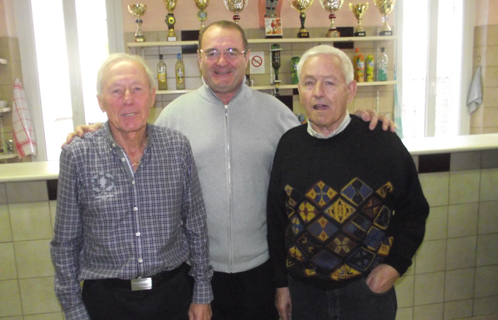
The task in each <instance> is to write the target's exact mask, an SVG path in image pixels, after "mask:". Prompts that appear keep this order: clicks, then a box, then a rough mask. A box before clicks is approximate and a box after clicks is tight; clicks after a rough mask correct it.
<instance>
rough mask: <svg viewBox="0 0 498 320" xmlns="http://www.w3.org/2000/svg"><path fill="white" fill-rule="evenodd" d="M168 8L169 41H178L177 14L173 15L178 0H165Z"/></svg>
mask: <svg viewBox="0 0 498 320" xmlns="http://www.w3.org/2000/svg"><path fill="white" fill-rule="evenodd" d="M163 1H164V5H165V6H166V9H167V10H168V14H167V15H166V20H164V22H166V24H167V25H168V41H176V33H175V16H174V15H173V11H174V10H175V8H176V1H177V0H163Z"/></svg>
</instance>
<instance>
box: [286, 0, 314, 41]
mask: <svg viewBox="0 0 498 320" xmlns="http://www.w3.org/2000/svg"><path fill="white" fill-rule="evenodd" d="M313 1H314V0H289V2H290V5H291V7H292V9H294V10H296V11H297V12H299V13H300V14H299V18H300V19H301V29H299V33H298V34H297V37H298V38H309V37H310V33H309V32H308V31H307V30H306V28H305V27H304V22H305V21H306V14H305V13H304V12H305V11H306V10H308V9H309V8H310V7H311V5H312V4H313Z"/></svg>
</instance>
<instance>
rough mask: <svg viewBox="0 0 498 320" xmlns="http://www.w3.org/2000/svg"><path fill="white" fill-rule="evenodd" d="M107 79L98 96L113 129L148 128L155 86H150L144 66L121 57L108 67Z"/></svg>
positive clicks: (105, 77) (105, 73) (131, 130)
mask: <svg viewBox="0 0 498 320" xmlns="http://www.w3.org/2000/svg"><path fill="white" fill-rule="evenodd" d="M103 79H104V80H103V82H102V88H103V90H102V96H97V99H98V100H99V105H100V109H101V110H102V111H103V112H106V113H107V118H108V119H109V125H110V127H111V130H112V131H113V133H114V132H120V133H125V134H126V133H130V132H135V131H139V130H145V126H146V124H147V120H148V119H149V111H150V108H151V107H152V106H153V105H154V101H155V89H154V88H152V89H151V88H150V84H149V79H148V77H147V73H146V72H145V69H144V68H143V66H142V65H141V64H140V63H138V62H136V61H126V60H125V61H119V62H117V63H115V64H112V65H111V66H110V67H108V68H107V69H106V70H105V72H104V76H103Z"/></svg>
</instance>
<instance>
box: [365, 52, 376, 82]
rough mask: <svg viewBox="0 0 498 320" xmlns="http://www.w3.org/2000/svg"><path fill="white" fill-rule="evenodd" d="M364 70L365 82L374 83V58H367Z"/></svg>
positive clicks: (370, 56)
mask: <svg viewBox="0 0 498 320" xmlns="http://www.w3.org/2000/svg"><path fill="white" fill-rule="evenodd" d="M365 69H366V75H367V82H373V81H374V73H375V71H374V70H375V62H374V57H373V56H372V55H371V54H369V55H368V56H367V59H366V60H365Z"/></svg>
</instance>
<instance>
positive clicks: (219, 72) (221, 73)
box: [214, 71, 230, 76]
mask: <svg viewBox="0 0 498 320" xmlns="http://www.w3.org/2000/svg"><path fill="white" fill-rule="evenodd" d="M214 73H216V74H219V75H222V76H223V75H225V74H229V73H230V71H223V72H222V71H215V72H214Z"/></svg>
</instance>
